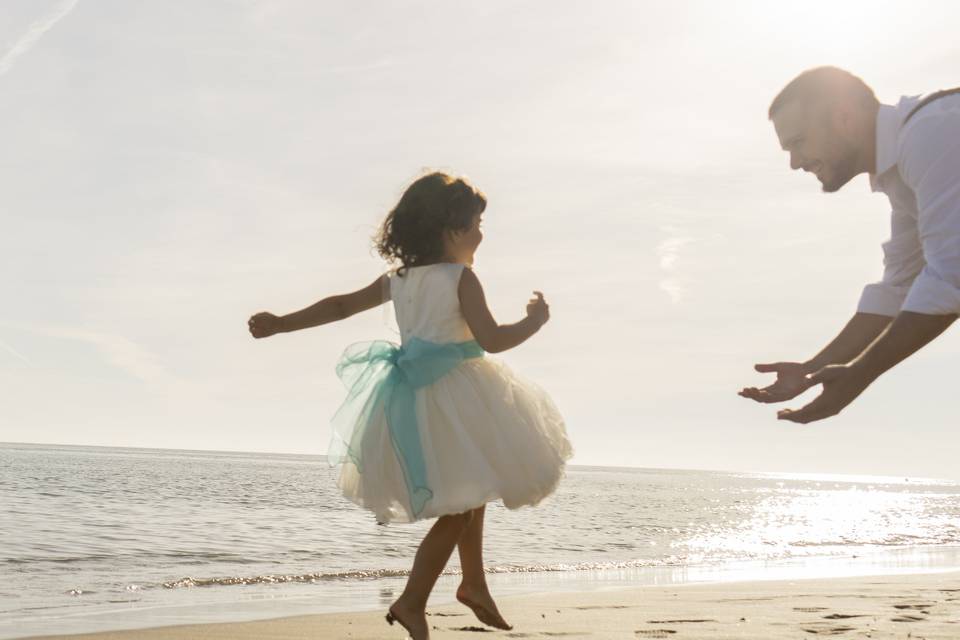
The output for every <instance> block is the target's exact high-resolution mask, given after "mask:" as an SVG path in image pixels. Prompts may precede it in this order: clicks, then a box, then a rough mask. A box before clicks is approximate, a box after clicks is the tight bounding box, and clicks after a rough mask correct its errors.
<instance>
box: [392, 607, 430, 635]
mask: <svg viewBox="0 0 960 640" xmlns="http://www.w3.org/2000/svg"><path fill="white" fill-rule="evenodd" d="M387 622H389V623H390V624H393V623H394V622H397V623H399V624H400V626H401V627H403V628H404V629H406V630H407V633H409V634H410V637H411V638H413V640H430V625H428V624H427V612H426V611H425V610H424V609H419V610H417V609H415V608H409V607H407V606H406V603H404V602H403V598H402V597H401V598H400V599H399V600H397V601H396V602H394V603H393V605H391V606H390V609H389V610H388V611H387Z"/></svg>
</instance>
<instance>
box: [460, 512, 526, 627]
mask: <svg viewBox="0 0 960 640" xmlns="http://www.w3.org/2000/svg"><path fill="white" fill-rule="evenodd" d="M485 512H486V507H485V506H484V507H480V508H478V509H474V510H473V511H472V512H471V513H473V518H471V519H470V524H468V525H467V527H466V529H464V531H463V534H462V535H461V536H460V540H459V541H457V550H458V551H459V553H460V567H461V569H463V579H462V580H461V582H460V587H459V588H458V589H457V600H459V601H460V602H462V603H463V604H465V605H467V606H468V607H470V608H471V609H473V613H474V614H475V615H476V616H477V619H478V620H480V622H482V623H484V624H488V625H490V626H491V627H496V628H497V629H512V628H513V627H511V626H510V625H509V624H507V621H506V620H504V619H503V616H502V615H500V612H499V611H498V610H497V605H496V603H495V602H494V601H493V596H491V595H490V589H489V588H488V587H487V576H486V574H485V573H484V571H483V514H484V513H485Z"/></svg>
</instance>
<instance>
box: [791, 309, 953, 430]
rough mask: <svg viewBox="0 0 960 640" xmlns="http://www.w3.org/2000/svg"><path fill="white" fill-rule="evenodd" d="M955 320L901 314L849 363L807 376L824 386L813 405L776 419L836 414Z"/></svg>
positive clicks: (807, 419)
mask: <svg viewBox="0 0 960 640" xmlns="http://www.w3.org/2000/svg"><path fill="white" fill-rule="evenodd" d="M956 319H957V316H956V314H950V315H928V314H925V313H914V312H911V311H902V312H900V313H899V314H898V315H897V317H896V318H895V319H894V320H893V322H892V323H890V326H889V327H887V329H886V330H885V331H883V333H881V334H880V337H878V338H877V339H876V340H875V341H874V342H873V344H871V345H870V346H869V347H867V348H866V349H865V350H864V351H863V353H861V354H860V355H859V356H857V357H856V358H855V359H853V360H852V361H851V362H850V363H849V364H839V365H837V364H835V365H830V366H827V367H825V368H823V369H821V370H820V371H819V372H818V373H815V374H813V375H812V376H810V378H809V380H810V383H811V384H822V385H823V392H822V393H821V394H820V395H819V396H817V397H816V398H815V399H814V400H813V402H811V403H810V404H808V405H806V406H805V407H803V408H802V409H796V410H794V409H784V410H782V411H780V412H779V413H778V414H777V417H778V418H779V419H781V420H790V421H791V422H799V423H802V424H806V423H808V422H815V421H817V420H823V419H824V418H829V417H830V416H835V415H837V414H838V413H840V411H842V410H843V408H844V407H846V406H847V405H848V404H850V403H851V402H853V400H854V399H855V398H856V397H857V396H859V395H860V394H861V393H862V392H863V390H864V389H866V388H867V387H868V386H870V384H871V383H873V381H874V380H876V379H877V378H879V377H880V376H881V375H882V374H883V373H884V372H885V371H887V370H888V369H891V368H892V367H894V366H895V365H897V364H899V363H900V362H901V361H903V360H905V359H906V358H908V357H910V356H911V355H912V354H913V353H915V352H916V351H918V350H920V349H921V348H922V347H924V346H925V345H926V344H927V343H929V342H930V341H931V340H933V339H934V338H936V337H937V336H939V335H940V334H941V333H943V332H944V331H945V330H946V328H947V327H949V326H950V325H951V324H953V321H954V320H956Z"/></svg>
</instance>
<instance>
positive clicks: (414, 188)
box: [374, 171, 487, 271]
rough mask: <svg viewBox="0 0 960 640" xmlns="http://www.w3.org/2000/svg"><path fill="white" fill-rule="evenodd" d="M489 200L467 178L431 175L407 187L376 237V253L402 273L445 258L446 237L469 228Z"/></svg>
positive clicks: (444, 174) (440, 174)
mask: <svg viewBox="0 0 960 640" xmlns="http://www.w3.org/2000/svg"><path fill="white" fill-rule="evenodd" d="M486 207H487V198H486V196H484V195H483V193H482V192H481V191H480V190H479V189H477V188H476V187H474V186H473V185H472V184H470V182H469V181H467V180H466V179H465V178H462V177H460V178H455V177H453V176H451V175H449V174H446V173H443V172H439V171H436V172H433V173H429V174H427V175H425V176H423V177H421V178H418V179H417V180H415V181H414V182H413V184H411V185H410V186H409V187H407V190H406V191H404V193H403V196H401V197H400V202H398V203H397V206H395V207H394V208H393V210H392V211H391V212H390V213H388V214H387V217H386V219H385V220H384V221H383V225H382V226H381V227H380V231H379V232H378V233H377V236H376V237H375V238H374V246H375V247H376V249H377V252H378V253H379V254H380V255H381V256H383V258H384V259H385V260H386V261H387V262H390V263H397V262H399V263H400V271H402V270H403V269H405V268H407V267H417V266H422V265H427V264H432V263H434V262H438V261H439V260H441V259H442V258H443V234H444V232H446V231H463V230H465V229H468V228H469V227H470V223H471V222H472V221H473V216H475V215H477V214H479V213H483V210H484V209H485V208H486Z"/></svg>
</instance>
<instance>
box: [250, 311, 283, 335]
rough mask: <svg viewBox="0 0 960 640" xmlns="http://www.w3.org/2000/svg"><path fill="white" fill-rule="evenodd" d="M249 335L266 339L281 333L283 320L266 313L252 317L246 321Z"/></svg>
mask: <svg viewBox="0 0 960 640" xmlns="http://www.w3.org/2000/svg"><path fill="white" fill-rule="evenodd" d="M247 326H248V328H249V329H250V335H252V336H253V337H254V338H266V337H268V336H272V335H273V334H275V333H280V332H281V331H283V319H282V318H279V317H277V316H275V315H273V314H272V313H269V312H267V311H261V312H260V313H258V314H256V315H253V316H251V317H250V319H249V320H247Z"/></svg>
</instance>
